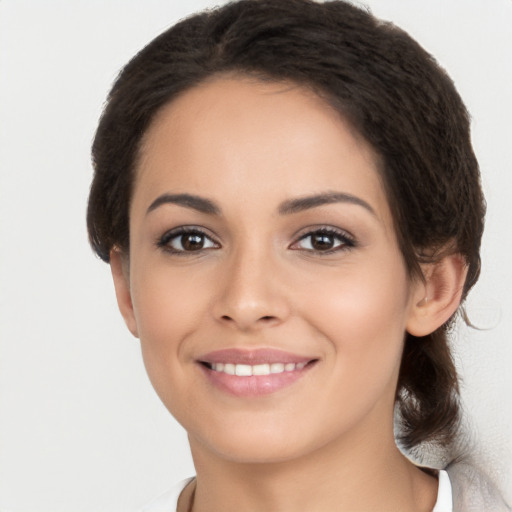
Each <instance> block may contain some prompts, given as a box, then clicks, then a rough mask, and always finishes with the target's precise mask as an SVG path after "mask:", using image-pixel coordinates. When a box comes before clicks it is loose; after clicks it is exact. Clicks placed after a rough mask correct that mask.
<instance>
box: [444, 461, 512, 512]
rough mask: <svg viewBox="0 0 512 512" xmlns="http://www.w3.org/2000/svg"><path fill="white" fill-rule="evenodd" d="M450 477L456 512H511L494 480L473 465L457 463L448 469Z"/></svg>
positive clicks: (450, 465)
mask: <svg viewBox="0 0 512 512" xmlns="http://www.w3.org/2000/svg"><path fill="white" fill-rule="evenodd" d="M446 471H447V473H448V475H449V476H450V481H451V487H452V493H453V510H454V512H461V511H464V512H482V510H492V511H493V512H511V511H512V509H511V508H510V507H509V506H508V505H507V504H506V503H505V501H504V499H503V497H502V494H501V492H500V490H499V489H498V487H497V486H496V484H495V483H494V482H493V481H492V479H491V478H490V477H489V476H488V475H487V474H486V473H485V472H483V471H482V470H480V469H479V468H478V467H477V466H475V465H474V464H471V463H465V462H455V463H452V464H449V465H448V467H447V468H446Z"/></svg>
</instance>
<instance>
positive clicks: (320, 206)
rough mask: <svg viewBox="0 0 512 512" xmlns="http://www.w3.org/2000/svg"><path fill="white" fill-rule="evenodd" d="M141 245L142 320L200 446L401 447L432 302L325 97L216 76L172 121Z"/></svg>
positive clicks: (176, 405)
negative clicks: (419, 315)
mask: <svg viewBox="0 0 512 512" xmlns="http://www.w3.org/2000/svg"><path fill="white" fill-rule="evenodd" d="M130 241H131V247H130V256H129V263H127V264H126V266H125V276H126V282H127V283H129V297H130V300H131V302H130V301H128V302H129V305H128V306H127V308H125V309H126V311H125V318H126V319H127V323H128V325H129V327H130V329H131V330H132V332H133V333H134V334H136V335H137V336H139V337H140V340H141V345H142V352H143V357H144V361H145V365H146V368H147V371H148V374H149V376H150V379H151V381H152V383H153V385H154V387H155V389H156V391H157V392H158V394H159V396H160V398H161V399H162V401H163V402H164V404H165V405H166V406H167V407H168V409H169V410H170V411H171V412H172V414H173V415H174V416H175V417H176V418H177V419H178V421H180V422H181V423H182V425H183V426H184V427H185V429H186V430H187V431H188V433H189V437H190V441H191V444H192V447H193V449H195V450H205V451H206V452H208V453H210V454H215V455H216V456H220V457H223V458H226V459H231V460H238V461H277V460H288V459H291V458H294V457H299V456H301V455H305V454H307V453H311V452H314V451H315V450H318V449H322V448H324V447H330V448H332V447H333V446H335V445H337V444H339V443H346V442H349V441H350V442H356V443H357V442H358V441H357V440H358V439H359V440H361V439H368V436H374V437H373V438H372V439H375V436H377V437H379V436H381V437H382V436H388V437H389V436H392V416H393V404H394V396H395V389H396V382H397V376H398V370H399V366H400V359H401V354H402V344H403V339H404V333H405V331H406V329H407V324H408V321H409V318H410V315H411V309H412V308H411V306H412V304H413V303H414V301H416V300H418V297H419V295H418V294H419V293H421V291H418V290H417V289H416V288H418V286H417V285H416V284H414V283H411V281H410V280H409V279H408V275H407V272H406V269H405V266H404V263H403V259H402V256H401V253H400V251H399V248H398V246H397V241H396V237H395V233H394V230H393V225H392V218H391V214H390V209H389V206H388V203H387V199H386V195H385V193H384V190H383V187H382V184H381V182H380V179H379V175H378V173H377V170H376V164H375V158H374V156H373V154H372V151H371V150H370V149H369V147H368V146H367V145H366V144H365V143H364V141H362V140H361V138H360V137H358V136H357V135H356V134H355V133H354V132H353V131H352V130H351V128H350V127H349V126H348V125H347V124H346V123H345V122H343V120H341V118H340V117H339V115H338V114H337V113H335V112H334V111H333V110H332V109H331V108H330V107H329V106H327V105H326V103H324V102H323V101H322V100H321V99H319V98H318V97H317V96H315V95H314V94H312V93H311V92H308V91H306V90H305V89H303V88H301V87H298V86H294V85H289V84H276V83H262V82H259V81H251V80H250V79H242V78H239V79H236V78H217V79H215V80H212V81H209V82H207V83H204V84H202V85H201V86H199V87H196V88H194V89H192V90H189V91H188V92H186V93H185V94H183V95H182V96H180V97H179V98H178V99H176V100H175V101H173V102H172V103H171V104H169V105H168V106H166V107H165V108H163V109H162V110H161V111H160V112H159V114H158V116H157V118H156V119H155V121H154V123H153V124H152V126H151V127H150V129H149V131H148V132H147V134H146V136H145V139H144V145H143V148H142V152H141V159H140V163H139V167H138V170H137V179H136V182H135V188H134V195H133V202H132V204H131V208H130ZM125 263H126V262H125ZM120 279H121V278H120V277H119V275H118V277H117V280H118V281H119V280H120ZM117 284H118V285H119V286H118V288H122V286H123V285H122V283H121V284H120V283H117ZM119 293H121V294H122V291H121V292H119V290H118V294H119ZM419 298H421V297H419Z"/></svg>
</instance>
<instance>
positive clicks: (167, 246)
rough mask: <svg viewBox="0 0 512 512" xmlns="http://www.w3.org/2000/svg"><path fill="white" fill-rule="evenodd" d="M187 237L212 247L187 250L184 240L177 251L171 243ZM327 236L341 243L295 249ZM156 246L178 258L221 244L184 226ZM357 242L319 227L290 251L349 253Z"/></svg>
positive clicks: (338, 232)
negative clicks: (312, 239)
mask: <svg viewBox="0 0 512 512" xmlns="http://www.w3.org/2000/svg"><path fill="white" fill-rule="evenodd" d="M185 235H188V236H193V235H196V236H198V237H200V238H201V240H203V241H204V240H209V241H210V243H211V244H212V246H210V247H200V248H198V249H196V250H186V249H185V248H183V238H182V239H181V241H180V243H181V247H182V248H181V249H176V248H175V247H172V245H171V242H173V241H174V240H178V239H179V238H180V237H184V236H185ZM315 235H316V236H326V237H330V238H332V239H334V242H333V243H334V244H336V241H338V242H340V243H338V245H334V247H332V248H330V249H327V250H318V249H314V248H311V249H309V248H308V249H301V248H300V247H294V246H297V245H298V244H299V243H300V242H301V241H303V240H307V239H308V238H310V239H311V237H313V236H315ZM311 242H312V241H311V240H310V244H309V245H310V246H311V245H312V243H311ZM156 245H157V247H158V248H160V249H162V250H164V251H166V252H169V253H171V254H174V255H178V256H188V255H191V254H193V253H202V252H203V251H207V250H211V249H218V248H220V244H219V243H218V242H216V241H215V240H214V239H213V238H212V237H211V236H210V235H208V234H206V233H205V232H204V231H203V230H202V229H201V228H197V227H194V226H190V227H187V226H182V227H179V228H176V229H172V230H170V231H167V232H165V233H164V234H163V235H162V236H161V237H160V238H158V239H157V241H156ZM356 245H357V244H356V241H355V239H354V238H353V237H352V236H351V235H349V234H348V233H347V232H345V231H342V230H339V229H335V228H332V227H318V228H316V229H310V230H309V231H307V232H306V233H304V234H302V235H301V236H300V237H299V238H298V240H297V241H296V242H294V243H293V244H292V245H291V246H290V249H292V250H295V251H300V250H303V251H304V252H307V253H314V254H317V255H320V256H326V255H329V254H333V253H336V252H340V251H347V250H350V249H352V248H354V247H356Z"/></svg>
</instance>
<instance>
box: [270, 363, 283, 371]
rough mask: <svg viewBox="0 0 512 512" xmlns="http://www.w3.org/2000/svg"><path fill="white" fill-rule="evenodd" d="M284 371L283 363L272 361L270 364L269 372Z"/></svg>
mask: <svg viewBox="0 0 512 512" xmlns="http://www.w3.org/2000/svg"><path fill="white" fill-rule="evenodd" d="M283 372H284V364H283V363H272V364H271V365H270V373H283Z"/></svg>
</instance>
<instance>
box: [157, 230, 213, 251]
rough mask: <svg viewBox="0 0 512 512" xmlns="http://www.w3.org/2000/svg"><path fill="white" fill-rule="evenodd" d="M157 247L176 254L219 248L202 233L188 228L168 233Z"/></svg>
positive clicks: (159, 241)
mask: <svg viewBox="0 0 512 512" xmlns="http://www.w3.org/2000/svg"><path fill="white" fill-rule="evenodd" d="M157 246H158V247H160V248H162V249H164V250H165V251H168V252H171V253H175V254H177V253H182V254H184V253H187V252H198V251H202V250H205V249H216V248H219V244H218V243H216V242H214V241H213V240H212V239H211V238H210V237H209V236H208V235H206V234H205V233H203V232H202V231H199V230H196V229H187V228H180V229H178V230H171V231H168V232H167V233H165V234H164V235H163V236H162V238H160V239H159V240H158V242H157Z"/></svg>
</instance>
